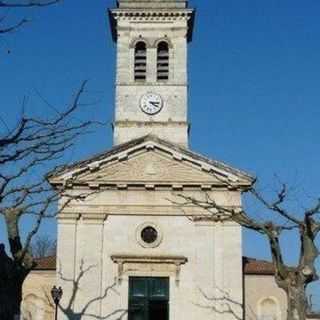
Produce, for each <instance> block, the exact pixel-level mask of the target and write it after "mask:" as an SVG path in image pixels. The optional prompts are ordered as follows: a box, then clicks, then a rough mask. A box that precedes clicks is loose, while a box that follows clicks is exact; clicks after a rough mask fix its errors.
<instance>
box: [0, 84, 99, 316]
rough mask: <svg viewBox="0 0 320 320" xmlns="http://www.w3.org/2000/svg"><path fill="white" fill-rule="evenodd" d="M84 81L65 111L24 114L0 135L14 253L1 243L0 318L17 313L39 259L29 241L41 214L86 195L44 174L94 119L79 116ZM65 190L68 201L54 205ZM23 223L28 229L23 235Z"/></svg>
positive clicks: (3, 203)
mask: <svg viewBox="0 0 320 320" xmlns="http://www.w3.org/2000/svg"><path fill="white" fill-rule="evenodd" d="M85 86H86V82H83V83H82V85H81V87H80V89H79V90H78V91H77V92H76V94H75V97H74V98H73V100H72V102H71V104H70V105H69V106H67V107H66V108H65V109H64V111H62V112H59V111H57V110H55V112H54V114H53V115H52V116H51V117H47V118H43V119H40V118H33V117H27V116H25V115H22V117H21V119H20V121H19V122H18V124H17V125H16V126H15V127H14V128H12V129H11V130H9V131H8V132H6V133H5V134H1V136H0V217H1V218H3V219H4V222H5V226H6V229H7V237H8V243H9V247H10V248H9V250H10V255H7V254H6V253H5V250H4V246H3V245H2V246H1V248H0V249H1V250H0V270H1V272H0V318H1V319H13V317H14V315H15V314H18V313H19V306H20V302H21V289H22V285H23V282H24V280H25V278H26V276H27V275H28V274H29V272H30V271H31V270H32V269H33V268H34V267H35V265H36V261H35V256H33V255H32V251H30V245H31V243H32V239H33V237H34V235H36V234H37V232H38V230H39V228H40V226H41V223H42V221H43V219H44V218H50V217H55V216H56V214H58V213H59V212H60V211H61V210H63V209H64V208H65V206H67V205H68V204H69V202H70V201H77V200H82V199H84V198H85V197H86V196H87V195H88V194H80V195H77V196H71V195H69V194H68V193H67V192H66V191H65V190H64V188H60V189H58V190H52V188H51V186H50V185H49V184H48V182H47V180H46V174H47V172H49V171H51V170H53V169H56V167H57V166H58V164H59V160H60V159H61V158H62V156H63V155H64V153H65V152H66V150H68V149H69V148H71V147H72V146H73V145H74V144H75V143H76V141H77V139H78V138H80V137H82V136H83V134H85V133H86V132H88V129H89V127H90V126H91V125H93V122H92V121H81V120H77V118H76V114H77V112H78V109H79V108H80V107H81V103H80V98H81V96H82V95H83V93H84V90H85ZM61 196H64V197H67V198H66V199H67V201H66V203H65V204H63V205H62V206H61V207H60V208H59V209H56V203H57V200H58V198H60V197H61ZM23 217H30V219H32V221H33V226H32V227H31V228H30V229H29V231H27V230H26V228H27V227H26V224H22V223H23V222H22V218H23ZM23 221H25V220H23ZM20 227H23V231H24V232H27V235H26V238H25V240H24V241H22V237H21V233H20Z"/></svg>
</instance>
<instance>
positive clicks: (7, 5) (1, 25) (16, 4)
mask: <svg viewBox="0 0 320 320" xmlns="http://www.w3.org/2000/svg"><path fill="white" fill-rule="evenodd" d="M58 2H60V0H47V1H45V0H21V1H10V0H9V1H0V9H12V8H16V9H17V8H32V7H46V6H50V5H53V4H57V3H58ZM0 13H1V11H0ZM7 19H8V15H7V14H6V13H3V14H2V15H0V36H1V35H3V34H5V33H9V32H13V31H16V30H17V29H19V28H20V27H22V26H23V25H25V24H26V23H27V22H29V20H28V19H27V18H23V19H19V20H18V21H17V22H14V23H11V22H7Z"/></svg>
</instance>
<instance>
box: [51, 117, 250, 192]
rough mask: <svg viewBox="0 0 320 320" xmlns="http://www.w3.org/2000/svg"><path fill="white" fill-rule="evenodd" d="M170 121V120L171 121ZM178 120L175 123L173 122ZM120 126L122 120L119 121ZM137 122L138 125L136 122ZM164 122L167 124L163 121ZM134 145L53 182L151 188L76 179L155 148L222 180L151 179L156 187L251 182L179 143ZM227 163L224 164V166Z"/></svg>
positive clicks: (206, 186) (140, 185)
mask: <svg viewBox="0 0 320 320" xmlns="http://www.w3.org/2000/svg"><path fill="white" fill-rule="evenodd" d="M169 123H170V122H169ZM172 123H175V122H172ZM125 124H126V125H128V124H129V122H122V123H121V125H125ZM118 125H120V123H118ZM136 125H137V124H136ZM163 125H164V124H163ZM177 125H186V123H183V122H181V123H179V122H178V123H177ZM130 144H132V146H130V147H127V148H122V149H120V150H119V151H118V152H113V153H112V152H110V154H109V155H108V154H106V156H105V157H100V158H97V159H95V160H94V159H93V160H91V161H88V162H87V163H86V164H82V163H81V165H79V166H78V167H77V166H74V168H73V169H72V170H69V171H66V172H65V173H62V174H61V175H57V176H56V177H54V178H51V179H50V183H52V184H53V185H55V186H59V185H63V184H64V185H65V186H67V187H71V188H72V187H75V186H88V187H91V188H102V187H103V188H118V189H126V188H130V187H131V188H137V187H138V188H143V189H148V188H147V185H149V184H150V182H149V183H148V182H145V181H134V182H132V181H116V182H115V181H112V182H111V181H110V182H105V181H100V182H97V181H85V182H83V181H81V180H80V181H79V180H77V179H76V177H77V176H79V175H80V174H84V173H86V172H95V171H98V170H100V168H102V167H103V166H106V165H113V164H115V163H117V162H121V161H125V160H128V159H130V157H132V156H134V154H137V153H141V152H148V151H150V150H153V151H154V152H156V153H159V154H163V155H165V156H166V157H168V158H169V157H171V158H172V159H175V160H178V161H181V162H183V163H185V164H186V165H190V166H192V167H193V168H197V169H198V170H201V171H203V172H207V173H209V174H210V175H217V176H219V177H220V178H219V181H218V182H217V183H216V184H215V183H212V182H211V183H208V182H207V181H192V182H190V181H189V182H185V181H152V184H153V185H154V188H155V189H156V188H167V189H174V188H173V186H175V185H182V187H183V188H192V189H201V190H210V189H212V188H215V187H220V188H221V187H224V188H225V189H226V188H227V186H229V187H231V186H233V185H234V186H238V187H240V186H247V185H249V184H250V179H251V178H250V177H249V176H248V177H246V176H244V177H243V178H242V177H241V178H240V179H239V177H238V174H239V175H243V174H242V173H241V172H240V171H237V170H234V171H235V173H233V172H231V171H232V170H230V169H228V168H226V169H227V170H228V171H227V170H226V169H225V168H223V167H222V168H220V165H216V163H214V162H212V161H210V162H208V161H207V160H206V159H204V160H203V159H202V157H201V156H198V155H197V154H192V153H191V152H189V151H188V150H183V151H180V150H179V149H178V148H177V147H176V146H175V147H174V148H171V147H170V146H166V145H165V144H160V143H158V142H156V141H152V140H149V141H148V140H146V141H144V142H143V143H140V144H133V143H132V142H131V143H128V145H130ZM223 166H224V165H223ZM223 180H225V181H227V182H228V183H227V184H224V183H223Z"/></svg>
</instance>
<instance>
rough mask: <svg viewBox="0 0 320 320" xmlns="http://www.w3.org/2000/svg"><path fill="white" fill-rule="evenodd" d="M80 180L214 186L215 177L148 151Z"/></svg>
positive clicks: (82, 177) (81, 177)
mask: <svg viewBox="0 0 320 320" xmlns="http://www.w3.org/2000/svg"><path fill="white" fill-rule="evenodd" d="M78 179H79V180H81V181H96V182H105V183H108V182H119V181H123V182H128V183H133V182H134V183H139V182H141V183H145V182H150V183H161V184H166V183H172V182H173V181H174V182H181V183H190V182H192V183H197V182H199V183H217V182H218V180H217V178H215V176H214V175H210V174H208V173H205V172H202V171H201V169H200V170H199V169H196V168H194V167H192V166H191V165H186V164H184V163H182V162H180V161H177V160H174V159H168V158H166V157H165V156H163V155H161V154H159V153H156V152H154V151H149V152H146V153H144V154H140V155H138V156H135V157H133V158H131V159H128V160H125V161H121V162H118V163H115V164H112V165H109V166H106V167H105V168H101V169H100V170H99V171H97V172H96V173H89V174H85V175H83V176H79V178H78Z"/></svg>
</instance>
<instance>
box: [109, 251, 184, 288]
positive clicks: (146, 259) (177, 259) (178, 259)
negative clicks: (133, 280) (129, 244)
mask: <svg viewBox="0 0 320 320" xmlns="http://www.w3.org/2000/svg"><path fill="white" fill-rule="evenodd" d="M111 260H112V261H113V262H114V263H116V264H117V265H118V281H119V282H121V280H122V276H123V274H124V273H125V268H124V266H125V265H137V264H142V265H146V264H157V265H163V266H166V265H167V266H168V265H172V266H174V267H175V276H176V283H177V284H178V283H179V281H180V272H181V265H184V264H186V263H187V262H188V258H186V257H183V256H135V255H113V256H111Z"/></svg>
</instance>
